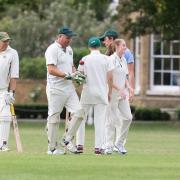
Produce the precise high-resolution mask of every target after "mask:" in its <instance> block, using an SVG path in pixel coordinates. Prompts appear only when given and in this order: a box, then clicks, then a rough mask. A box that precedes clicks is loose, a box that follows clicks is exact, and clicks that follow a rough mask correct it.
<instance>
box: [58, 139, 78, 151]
mask: <svg viewBox="0 0 180 180" xmlns="http://www.w3.org/2000/svg"><path fill="white" fill-rule="evenodd" d="M61 145H62V146H63V147H66V149H67V150H68V151H69V152H71V153H74V154H77V153H78V151H77V148H76V146H75V145H74V144H73V143H72V142H71V141H66V140H65V139H64V138H63V139H62V141H61Z"/></svg>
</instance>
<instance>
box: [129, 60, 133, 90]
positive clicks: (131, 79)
mask: <svg viewBox="0 0 180 180" xmlns="http://www.w3.org/2000/svg"><path fill="white" fill-rule="evenodd" d="M128 71H129V83H130V86H131V88H133V89H134V63H130V64H128Z"/></svg>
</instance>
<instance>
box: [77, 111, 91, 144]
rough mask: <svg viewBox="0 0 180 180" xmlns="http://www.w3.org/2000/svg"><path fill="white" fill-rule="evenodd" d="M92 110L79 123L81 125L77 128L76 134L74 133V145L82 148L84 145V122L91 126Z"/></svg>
mask: <svg viewBox="0 0 180 180" xmlns="http://www.w3.org/2000/svg"><path fill="white" fill-rule="evenodd" d="M93 116H94V115H93V108H90V109H89V112H88V115H87V116H86V117H85V118H84V120H83V121H82V122H81V125H80V126H79V128H78V130H77V133H76V145H82V146H84V144H85V129H86V128H85V125H86V120H87V124H91V125H92V124H93V121H94V120H93V118H94V117H93Z"/></svg>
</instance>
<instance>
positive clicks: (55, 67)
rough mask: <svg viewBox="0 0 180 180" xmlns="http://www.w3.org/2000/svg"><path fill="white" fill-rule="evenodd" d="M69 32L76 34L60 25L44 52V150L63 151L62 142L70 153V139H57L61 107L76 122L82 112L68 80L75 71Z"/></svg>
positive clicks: (72, 147)
mask: <svg viewBox="0 0 180 180" xmlns="http://www.w3.org/2000/svg"><path fill="white" fill-rule="evenodd" d="M73 36H76V34H75V33H74V32H73V31H72V30H71V29H69V28H68V27H62V28H60V29H59V30H58V36H57V39H56V40H55V42H54V43H52V44H51V45H50V46H49V47H48V48H47V50H46V52H45V58H46V65H47V87H46V94H47V99H48V118H47V136H48V151H47V154H64V153H65V151H64V148H63V147H62V146H66V148H67V150H69V151H70V152H72V153H76V151H77V150H76V148H75V146H74V145H73V144H72V143H71V141H68V142H64V141H62V142H61V143H60V141H59V142H58V139H57V133H58V128H59V123H60V113H61V112H62V110H63V108H64V107H66V109H67V111H68V112H70V113H71V116H72V122H76V124H78V123H79V124H80V122H81V121H82V116H83V115H82V113H81V108H80V103H79V98H78V96H77V93H76V91H75V87H74V85H73V83H72V80H73V77H74V75H75V73H74V72H75V71H76V69H75V67H74V64H73V50H72V48H71V47H70V43H71V41H72V37H73Z"/></svg>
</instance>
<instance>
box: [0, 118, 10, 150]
mask: <svg viewBox="0 0 180 180" xmlns="http://www.w3.org/2000/svg"><path fill="white" fill-rule="evenodd" d="M10 125H11V121H0V148H1V147H2V146H8V139H9V132H10Z"/></svg>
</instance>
